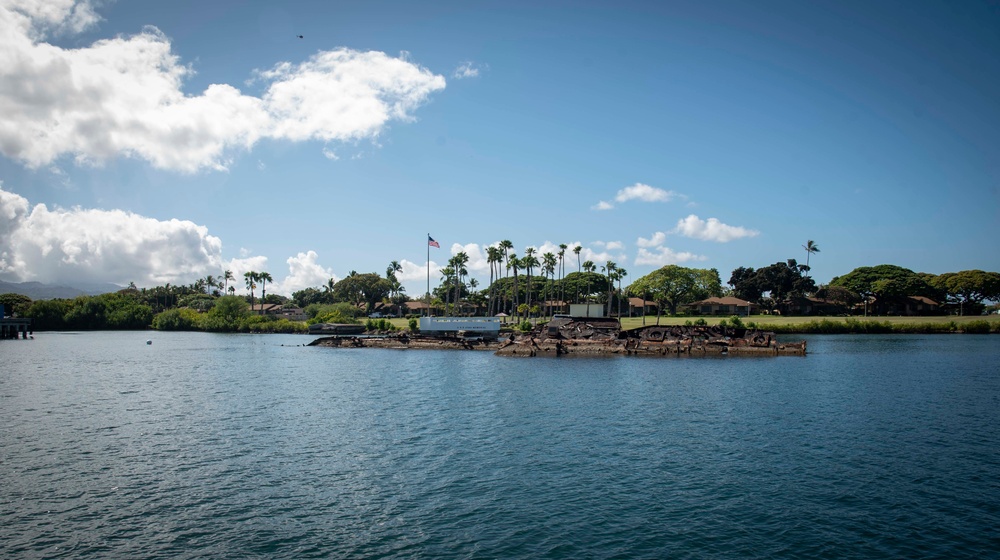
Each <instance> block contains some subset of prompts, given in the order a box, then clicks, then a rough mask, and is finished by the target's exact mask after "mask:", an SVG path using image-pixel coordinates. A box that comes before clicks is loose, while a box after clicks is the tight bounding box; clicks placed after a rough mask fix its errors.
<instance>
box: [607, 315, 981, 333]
mask: <svg viewBox="0 0 1000 560" xmlns="http://www.w3.org/2000/svg"><path fill="white" fill-rule="evenodd" d="M704 319H705V322H706V323H708V324H709V325H718V324H719V323H720V322H721V321H723V320H725V321H727V322H728V323H731V319H729V318H727V317H704ZM740 319H741V321H742V322H743V324H744V325H745V326H756V327H757V328H758V329H761V330H765V331H773V332H776V333H784V334H850V333H862V334H879V333H914V334H928V333H969V334H986V333H991V332H992V333H1000V316H997V315H990V316H978V317H954V316H948V317H937V316H935V317H822V318H817V317H778V316H773V315H753V316H751V317H750V318H749V320H748V319H747V318H746V317H741V318H740ZM695 320H697V318H692V317H660V324H661V325H664V324H665V325H684V324H687V322H688V321H695ZM751 323H752V325H751ZM642 324H643V323H642V318H641V317H626V318H623V319H622V326H623V327H624V328H626V329H634V328H637V327H641V326H642ZM653 324H656V317H646V325H653Z"/></svg>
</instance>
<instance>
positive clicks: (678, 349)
mask: <svg viewBox="0 0 1000 560" xmlns="http://www.w3.org/2000/svg"><path fill="white" fill-rule="evenodd" d="M309 346H327V347H333V348H392V349H406V348H425V349H441V350H448V349H452V350H489V351H494V352H495V353H496V355H498V356H517V357H534V356H567V355H578V356H612V355H623V356H675V357H680V356H723V355H729V356H804V355H805V354H806V343H805V341H802V342H791V343H787V342H786V343H781V342H778V340H777V338H776V337H775V335H774V333H772V332H765V331H757V330H749V329H738V328H731V327H717V326H716V327H708V326H648V327H641V328H638V329H633V330H630V331H623V330H621V325H620V324H619V323H618V321H617V320H615V319H607V318H601V319H593V318H572V317H560V318H556V319H554V320H553V321H551V322H549V323H548V324H547V325H545V326H544V327H543V328H541V329H538V330H536V331H534V332H532V333H529V334H523V335H514V334H511V335H510V336H508V337H506V338H502V339H500V340H499V341H496V340H491V339H488V338H486V339H484V338H482V337H467V336H430V335H421V334H388V333H387V334H376V335H367V336H350V335H335V336H328V337H324V338H320V339H317V340H315V341H313V342H312V343H310V344H309Z"/></svg>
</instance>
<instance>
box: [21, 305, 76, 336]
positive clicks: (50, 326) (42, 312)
mask: <svg viewBox="0 0 1000 560" xmlns="http://www.w3.org/2000/svg"><path fill="white" fill-rule="evenodd" d="M72 305H73V301H72V300H68V299H41V300H38V301H35V302H32V304H31V306H30V307H29V308H28V310H27V312H25V316H27V317H31V326H32V328H33V329H35V330H37V331H54V330H61V329H65V328H66V320H65V317H66V314H67V313H69V310H70V307H72Z"/></svg>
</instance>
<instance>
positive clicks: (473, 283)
mask: <svg viewBox="0 0 1000 560" xmlns="http://www.w3.org/2000/svg"><path fill="white" fill-rule="evenodd" d="M477 287H479V280H476V279H475V278H469V294H470V295H471V294H472V293H473V292H475V291H476V288H477ZM478 301H479V300H478V299H477V300H476V301H474V302H473V303H476V315H478V312H479V304H478Z"/></svg>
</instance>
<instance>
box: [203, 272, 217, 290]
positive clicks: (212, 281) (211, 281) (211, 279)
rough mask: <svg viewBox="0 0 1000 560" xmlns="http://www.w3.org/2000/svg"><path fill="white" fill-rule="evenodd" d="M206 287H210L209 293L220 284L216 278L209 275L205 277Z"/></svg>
mask: <svg viewBox="0 0 1000 560" xmlns="http://www.w3.org/2000/svg"><path fill="white" fill-rule="evenodd" d="M205 285H207V286H208V291H210V292H211V291H212V288H216V287H218V282H217V281H216V280H215V276H212V275H211V274H209V275H208V276H206V277H205Z"/></svg>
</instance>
